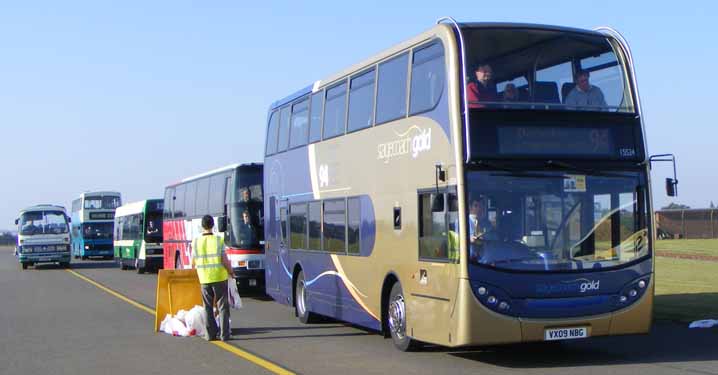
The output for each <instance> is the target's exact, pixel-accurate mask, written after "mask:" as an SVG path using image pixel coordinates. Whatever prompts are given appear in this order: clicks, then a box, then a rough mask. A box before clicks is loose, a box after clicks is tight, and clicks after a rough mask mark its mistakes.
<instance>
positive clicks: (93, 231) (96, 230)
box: [82, 222, 114, 240]
mask: <svg viewBox="0 0 718 375" xmlns="http://www.w3.org/2000/svg"><path fill="white" fill-rule="evenodd" d="M113 228H114V223H111V222H109V223H84V224H82V235H83V237H84V238H85V239H86V240H110V239H112V230H113Z"/></svg>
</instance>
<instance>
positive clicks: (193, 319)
mask: <svg viewBox="0 0 718 375" xmlns="http://www.w3.org/2000/svg"><path fill="white" fill-rule="evenodd" d="M184 319H185V323H186V325H187V328H189V329H190V330H194V331H195V332H194V334H195V335H197V336H204V335H205V333H206V331H207V328H206V326H207V319H206V318H205V313H204V308H203V307H202V306H195V307H193V308H192V309H191V310H190V311H188V312H187V314H185V317H184Z"/></svg>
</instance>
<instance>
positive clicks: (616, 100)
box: [462, 25, 635, 113]
mask: <svg viewBox="0 0 718 375" xmlns="http://www.w3.org/2000/svg"><path fill="white" fill-rule="evenodd" d="M462 34H463V37H464V43H465V45H466V63H467V67H466V74H467V76H468V77H467V82H466V84H467V87H466V89H467V101H468V105H469V108H470V109H474V108H476V109H490V108H502V109H528V110H568V111H601V112H627V113H633V112H634V111H635V109H634V101H633V96H632V93H631V88H630V85H629V84H628V81H627V79H626V78H627V75H626V68H625V63H624V58H623V52H622V50H621V49H620V47H619V45H618V44H617V43H616V42H615V41H613V40H611V39H609V38H607V37H605V36H603V35H601V34H598V33H590V32H578V31H571V30H562V29H538V28H535V29H534V28H523V27H493V28H492V27H472V26H471V25H465V26H463V27H462Z"/></svg>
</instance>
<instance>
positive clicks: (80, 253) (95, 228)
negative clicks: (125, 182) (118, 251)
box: [72, 191, 122, 259]
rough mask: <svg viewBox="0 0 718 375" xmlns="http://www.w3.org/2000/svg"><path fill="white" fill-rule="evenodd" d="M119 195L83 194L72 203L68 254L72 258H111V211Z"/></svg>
mask: <svg viewBox="0 0 718 375" xmlns="http://www.w3.org/2000/svg"><path fill="white" fill-rule="evenodd" d="M121 205H122V195H121V194H120V193H118V192H115V191H93V192H84V193H82V194H80V196H79V197H78V198H77V199H75V200H74V201H72V254H73V255H74V257H75V259H77V258H82V259H88V258H90V257H102V258H103V259H112V257H113V255H114V251H113V248H112V233H113V225H114V219H115V209H117V207H120V206H121Z"/></svg>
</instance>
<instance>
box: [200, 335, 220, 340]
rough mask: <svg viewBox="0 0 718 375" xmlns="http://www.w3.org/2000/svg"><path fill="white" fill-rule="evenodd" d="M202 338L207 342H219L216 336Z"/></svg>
mask: <svg viewBox="0 0 718 375" xmlns="http://www.w3.org/2000/svg"><path fill="white" fill-rule="evenodd" d="M202 338H203V339H205V340H206V341H216V340H217V337H216V336H214V337H210V336H209V335H204V336H202Z"/></svg>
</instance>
